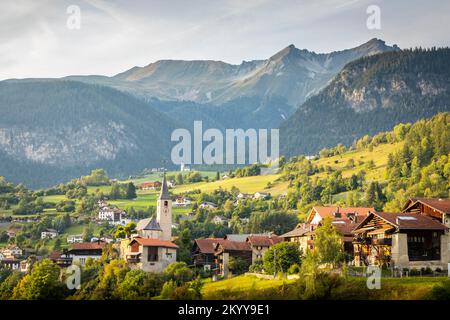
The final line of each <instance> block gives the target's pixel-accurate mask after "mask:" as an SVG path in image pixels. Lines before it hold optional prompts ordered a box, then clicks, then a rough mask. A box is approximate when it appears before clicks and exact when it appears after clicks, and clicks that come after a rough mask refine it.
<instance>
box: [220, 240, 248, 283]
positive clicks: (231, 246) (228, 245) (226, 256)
mask: <svg viewBox="0 0 450 320" xmlns="http://www.w3.org/2000/svg"><path fill="white" fill-rule="evenodd" d="M214 255H215V256H216V259H217V262H216V263H217V265H218V267H219V268H218V272H219V274H221V275H222V276H224V277H227V276H228V273H229V262H230V258H231V257H233V258H240V259H243V260H245V261H247V262H248V264H251V263H252V248H251V245H250V243H249V242H247V241H243V242H241V241H231V240H225V241H221V242H218V243H217V244H216V248H215V249H214Z"/></svg>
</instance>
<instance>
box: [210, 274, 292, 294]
mask: <svg viewBox="0 0 450 320" xmlns="http://www.w3.org/2000/svg"><path fill="white" fill-rule="evenodd" d="M294 282H295V280H284V279H274V280H265V279H259V278H257V277H255V276H237V277H234V278H231V279H226V280H220V281H216V282H211V281H209V280H208V281H207V282H206V283H205V285H204V286H203V290H202V294H203V298H204V299H212V300H217V299H233V298H235V297H239V299H250V298H254V297H255V296H254V295H255V294H256V295H257V294H258V292H263V291H265V290H277V289H280V287H282V286H283V285H287V284H292V283H294Z"/></svg>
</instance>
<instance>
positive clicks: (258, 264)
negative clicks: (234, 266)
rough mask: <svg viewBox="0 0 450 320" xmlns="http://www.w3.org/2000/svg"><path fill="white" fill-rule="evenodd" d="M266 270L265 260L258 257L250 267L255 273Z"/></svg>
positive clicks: (250, 270)
mask: <svg viewBox="0 0 450 320" xmlns="http://www.w3.org/2000/svg"><path fill="white" fill-rule="evenodd" d="M263 270H264V265H263V260H262V259H256V260H255V261H254V262H253V264H252V265H251V266H250V268H249V269H248V271H249V272H253V273H261V272H263Z"/></svg>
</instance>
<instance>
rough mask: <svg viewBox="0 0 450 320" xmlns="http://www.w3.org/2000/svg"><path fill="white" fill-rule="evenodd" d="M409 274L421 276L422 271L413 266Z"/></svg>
mask: <svg viewBox="0 0 450 320" xmlns="http://www.w3.org/2000/svg"><path fill="white" fill-rule="evenodd" d="M409 275H410V276H420V271H419V270H417V269H415V268H413V269H411V270H409Z"/></svg>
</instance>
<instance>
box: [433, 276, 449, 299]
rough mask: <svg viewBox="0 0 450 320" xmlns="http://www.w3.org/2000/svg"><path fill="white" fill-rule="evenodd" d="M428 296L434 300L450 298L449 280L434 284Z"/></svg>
mask: <svg viewBox="0 0 450 320" xmlns="http://www.w3.org/2000/svg"><path fill="white" fill-rule="evenodd" d="M430 298H431V299H435V300H450V280H445V281H443V282H442V283H440V284H438V285H435V286H434V287H433V289H432V290H431V293H430Z"/></svg>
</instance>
